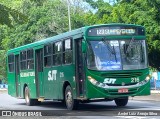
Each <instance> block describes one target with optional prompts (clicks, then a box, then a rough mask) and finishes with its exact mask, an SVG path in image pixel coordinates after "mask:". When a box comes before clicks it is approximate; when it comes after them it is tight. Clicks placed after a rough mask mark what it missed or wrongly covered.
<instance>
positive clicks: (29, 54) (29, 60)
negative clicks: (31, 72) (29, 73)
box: [27, 49, 34, 69]
mask: <svg viewBox="0 0 160 119" xmlns="http://www.w3.org/2000/svg"><path fill="white" fill-rule="evenodd" d="M27 69H34V59H33V49H30V50H27Z"/></svg>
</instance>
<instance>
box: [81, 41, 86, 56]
mask: <svg viewBox="0 0 160 119" xmlns="http://www.w3.org/2000/svg"><path fill="white" fill-rule="evenodd" d="M86 50H87V45H86V41H84V40H82V52H83V53H85V52H86Z"/></svg>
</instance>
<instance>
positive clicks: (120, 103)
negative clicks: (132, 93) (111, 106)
mask: <svg viewBox="0 0 160 119" xmlns="http://www.w3.org/2000/svg"><path fill="white" fill-rule="evenodd" d="M114 101H115V103H116V105H117V106H126V105H127V103H128V97H125V98H117V99H115V100H114Z"/></svg>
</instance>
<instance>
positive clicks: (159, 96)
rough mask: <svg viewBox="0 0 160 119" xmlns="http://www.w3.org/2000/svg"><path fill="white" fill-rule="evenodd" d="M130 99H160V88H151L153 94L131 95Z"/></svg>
mask: <svg viewBox="0 0 160 119" xmlns="http://www.w3.org/2000/svg"><path fill="white" fill-rule="evenodd" d="M129 99H130V100H143V101H145V100H146V101H148V100H150V101H160V90H151V95H148V96H135V97H129Z"/></svg>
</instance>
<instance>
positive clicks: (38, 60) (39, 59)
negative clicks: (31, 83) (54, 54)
mask: <svg viewBox="0 0 160 119" xmlns="http://www.w3.org/2000/svg"><path fill="white" fill-rule="evenodd" d="M35 80H36V81H35V82H36V93H37V97H43V96H44V92H43V49H38V50H36V51H35Z"/></svg>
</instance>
